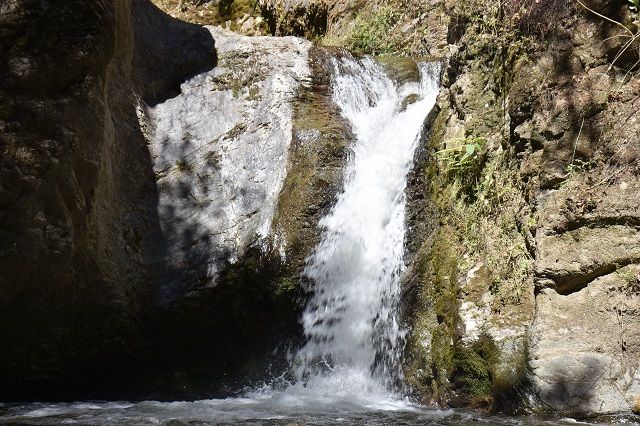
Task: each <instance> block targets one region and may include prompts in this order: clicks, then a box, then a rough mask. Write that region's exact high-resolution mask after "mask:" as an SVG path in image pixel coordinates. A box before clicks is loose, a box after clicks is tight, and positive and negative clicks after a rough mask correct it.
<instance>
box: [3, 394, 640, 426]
mask: <svg viewBox="0 0 640 426" xmlns="http://www.w3.org/2000/svg"><path fill="white" fill-rule="evenodd" d="M639 422H640V419H638V418H633V417H610V418H601V419H596V420H592V421H590V422H583V421H578V420H575V419H571V418H541V417H507V416H487V415H483V414H479V413H473V412H469V411H454V410H437V409H427V408H424V407H420V406H417V405H413V404H410V403H407V402H404V401H393V400H388V401H385V400H380V401H358V402H356V401H350V400H349V399H348V398H335V397H332V396H329V395H326V396H325V398H324V399H321V398H316V399H315V400H313V401H312V400H310V399H308V398H306V397H305V396H300V395H295V396H294V395H292V394H291V393H283V392H281V393H271V394H267V393H265V394H260V395H252V396H248V397H245V398H230V399H220V400H206V401H195V402H155V401H145V402H138V403H127V402H79V403H64V404H43V403H33V404H26V405H12V404H0V423H2V424H24V425H54V424H73V425H232V424H241V425H457V424H465V425H532V426H533V425H536V426H537V425H574V424H630V425H640V423H639Z"/></svg>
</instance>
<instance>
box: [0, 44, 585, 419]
mask: <svg viewBox="0 0 640 426" xmlns="http://www.w3.org/2000/svg"><path fill="white" fill-rule="evenodd" d="M332 65H333V67H334V81H333V93H334V95H333V97H334V101H335V102H336V104H337V105H338V106H339V108H340V110H341V113H342V115H343V116H344V118H345V119H347V120H348V121H349V122H350V123H351V125H352V128H353V130H354V133H355V135H356V136H357V141H356V143H355V145H354V146H353V147H352V155H351V156H350V159H349V161H348V164H347V166H346V168H345V171H344V173H345V179H344V182H345V183H344V191H343V193H342V194H341V195H340V196H339V197H338V200H337V202H336V204H335V206H334V207H333V208H332V209H331V211H330V212H329V213H328V214H327V215H326V217H324V218H323V219H322V220H321V222H320V225H321V228H322V232H323V234H322V239H321V242H320V243H319V245H318V246H317V247H316V249H315V250H314V252H313V254H312V255H311V256H310V258H309V259H307V267H306V270H305V275H306V276H307V277H308V278H309V279H310V282H312V283H313V287H312V290H313V296H312V297H311V299H310V301H309V302H308V306H307V308H306V310H305V312H304V315H303V317H302V325H303V326H304V331H305V337H306V344H304V345H303V346H302V347H301V348H300V349H299V350H298V351H297V353H295V354H293V355H292V357H291V370H292V371H291V373H292V374H291V376H293V377H295V380H293V381H287V382H283V381H280V382H274V383H271V384H268V385H265V386H264V387H263V388H260V389H254V390H252V391H249V392H247V393H246V394H245V395H244V396H243V397H240V398H229V399H221V400H205V401H195V402H170V403H167V402H155V401H146V402H139V403H124V402H100V403H86V402H84V403H67V404H41V403H34V404H27V405H9V404H4V405H3V404H0V423H19V424H60V423H66V424H171V425H183V424H238V423H241V424H248V425H254V424H255V425H258V424H274V425H275V424H282V425H284V424H305V425H307V424H308V425H311V424H316V425H329V424H344V425H352V424H367V425H387V424H407V425H409V424H410V425H414V424H415V425H418V424H442V425H455V424H460V423H465V424H505V425H506V424H510V425H513V424H523V425H542V424H575V423H576V421H575V420H573V419H559V418H556V419H549V420H545V419H540V418H517V419H516V418H510V417H497V416H492V417H488V416H484V415H480V414H477V413H473V412H465V411H453V410H436V409H427V408H424V407H422V406H419V405H417V404H415V403H412V402H410V401H409V400H408V398H406V397H405V396H404V395H403V393H402V390H401V388H399V387H398V386H397V383H401V381H402V377H401V371H400V370H399V368H398V366H399V365H400V359H399V357H400V353H401V349H402V345H403V339H404V331H403V330H402V327H401V326H400V323H399V319H398V309H397V307H398V297H399V277H400V274H401V273H402V271H403V267H404V265H403V248H404V240H405V226H404V215H405V205H406V200H405V186H406V176H407V173H408V172H409V169H410V168H411V166H412V159H413V154H414V151H415V148H416V145H417V143H418V140H419V137H420V132H421V129H422V125H423V122H424V119H425V117H426V115H427V114H428V112H429V111H430V110H431V108H432V107H433V105H434V103H435V100H436V96H437V93H438V87H437V81H438V65H437V64H434V63H422V64H420V66H419V68H420V75H421V81H420V82H408V83H404V84H402V85H398V84H395V83H394V82H393V81H392V80H391V79H390V78H389V77H388V76H387V74H386V73H385V71H384V69H383V68H382V67H381V66H380V65H379V64H378V63H377V62H376V61H374V60H373V59H371V58H368V57H365V58H362V59H354V58H351V57H344V58H342V59H334V60H333V62H332Z"/></svg>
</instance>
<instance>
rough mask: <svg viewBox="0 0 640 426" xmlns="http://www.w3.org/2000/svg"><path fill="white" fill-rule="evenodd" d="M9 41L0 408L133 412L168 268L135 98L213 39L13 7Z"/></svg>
mask: <svg viewBox="0 0 640 426" xmlns="http://www.w3.org/2000/svg"><path fill="white" fill-rule="evenodd" d="M132 17H135V19H133V18H132ZM140 25H144V26H146V27H145V28H141V27H140ZM165 25H167V27H165ZM0 35H1V36H0V44H1V53H2V58H3V61H2V62H0V132H2V135H1V136H0V329H2V333H0V347H2V351H1V352H0V384H1V385H2V386H0V400H3V401H8V400H33V399H41V400H44V399H48V400H51V399H53V400H66V399H76V398H83V399H85V398H100V399H105V398H132V399H135V398H136V395H139V394H140V393H139V390H140V389H142V388H143V387H144V386H146V385H148V382H146V383H143V380H142V379H140V378H139V377H140V376H141V374H140V371H141V370H144V368H143V366H145V365H151V364H153V360H154V356H155V354H154V353H153V350H154V349H155V345H154V341H153V336H152V335H151V333H150V331H149V330H150V328H149V324H150V323H149V319H150V318H153V314H152V308H153V307H152V305H151V303H149V301H150V300H151V296H152V294H153V291H154V287H155V285H156V283H155V278H157V276H158V272H157V271H159V270H161V269H162V268H163V265H162V261H158V259H164V258H166V246H165V243H164V241H163V240H162V231H161V229H160V221H159V218H158V211H157V207H158V192H157V188H156V182H155V175H154V173H153V162H152V159H151V156H150V153H149V151H148V147H147V144H146V139H145V136H144V135H143V131H142V129H141V128H140V123H139V120H138V114H137V109H138V107H139V97H138V95H137V94H141V95H142V97H143V98H145V99H147V100H148V101H150V102H154V101H156V102H157V101H161V100H162V99H166V98H167V97H168V96H171V95H172V94H176V93H177V92H176V90H179V89H177V88H178V85H179V84H180V82H181V81H183V80H184V79H186V78H188V77H189V76H191V75H194V74H196V73H198V72H201V71H203V70H207V69H210V68H211V67H212V66H214V65H215V50H214V42H213V39H212V38H211V36H210V35H209V33H208V31H206V30H205V29H202V28H199V27H195V26H193V25H191V24H186V23H183V24H181V23H180V22H179V21H175V20H172V19H171V18H168V17H163V16H162V15H161V13H160V12H159V11H158V10H157V9H156V8H155V7H154V6H152V5H151V3H150V2H148V1H146V0H133V1H121V2H105V1H99V0H94V1H86V0H74V1H67V2H48V3H42V2H39V1H35V0H9V1H8V2H5V3H3V5H2V14H0ZM160 41H164V42H165V44H163V45H162V46H159V45H160ZM190 43H192V45H191V46H190ZM153 46H159V47H157V48H154V47H153ZM132 58H133V62H134V63H133V70H132Z"/></svg>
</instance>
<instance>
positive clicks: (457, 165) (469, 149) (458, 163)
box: [436, 137, 487, 191]
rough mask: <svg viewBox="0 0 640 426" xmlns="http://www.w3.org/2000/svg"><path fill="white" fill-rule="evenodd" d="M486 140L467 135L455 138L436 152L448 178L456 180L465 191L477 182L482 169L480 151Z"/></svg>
mask: <svg viewBox="0 0 640 426" xmlns="http://www.w3.org/2000/svg"><path fill="white" fill-rule="evenodd" d="M486 144H487V140H486V139H485V138H483V137H467V138H461V139H455V140H453V141H451V142H450V143H449V144H448V145H453V147H452V148H445V149H442V150H440V151H438V152H436V155H437V157H438V158H439V159H440V161H441V162H442V164H443V166H444V171H445V173H446V174H447V176H449V177H450V178H452V179H454V180H457V181H458V182H459V183H460V185H461V187H462V189H463V190H464V191H467V190H469V189H470V187H471V186H473V185H475V184H476V183H477V180H478V177H479V175H480V172H481V169H482V151H483V150H484V147H485V145H486Z"/></svg>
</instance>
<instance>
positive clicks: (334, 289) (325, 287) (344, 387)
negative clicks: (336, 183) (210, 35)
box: [294, 57, 438, 399]
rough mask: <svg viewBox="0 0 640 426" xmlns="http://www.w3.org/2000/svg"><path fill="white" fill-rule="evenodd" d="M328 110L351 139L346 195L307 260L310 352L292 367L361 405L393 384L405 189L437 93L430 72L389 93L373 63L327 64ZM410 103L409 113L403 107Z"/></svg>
mask: <svg viewBox="0 0 640 426" xmlns="http://www.w3.org/2000/svg"><path fill="white" fill-rule="evenodd" d="M333 67H334V81H333V91H334V96H333V97H334V101H335V102H336V103H337V104H338V106H339V107H340V110H341V112H342V115H343V116H344V117H345V118H346V119H347V120H349V122H350V123H351V125H352V128H353V130H354V132H355V134H356V136H357V142H356V143H355V146H353V155H352V156H351V158H350V161H349V163H348V165H347V167H346V170H345V186H344V192H343V193H342V194H341V195H340V196H339V198H338V200H337V203H336V205H335V206H334V207H333V209H332V210H331V211H330V213H329V214H328V215H327V216H326V217H324V218H323V219H322V220H321V222H320V226H321V227H322V229H323V236H322V240H321V242H320V244H319V245H318V246H317V247H316V249H315V251H314V253H313V254H312V255H311V257H310V258H309V259H308V260H307V267H306V270H305V275H306V276H307V277H308V278H310V279H311V281H312V282H313V292H314V293H313V296H312V297H311V300H310V301H309V303H308V305H307V308H306V310H305V312H304V315H303V318H302V323H303V326H304V330H305V336H306V338H307V343H306V344H305V346H304V347H302V348H301V349H300V350H299V351H298V353H297V355H296V357H295V358H294V369H295V373H296V376H297V378H298V380H301V381H303V382H306V384H307V387H308V388H314V387H319V388H322V389H324V391H325V392H338V393H339V392H345V393H348V394H350V395H352V396H356V395H361V396H362V397H363V398H366V399H368V398H369V397H371V396H372V394H374V393H375V394H385V393H388V392H389V388H390V385H391V384H392V382H393V381H394V379H398V378H399V376H400V371H399V369H398V366H399V356H400V349H401V346H402V344H403V338H404V332H403V330H402V329H401V327H400V325H399V321H398V312H397V311H398V309H397V307H398V299H399V283H398V281H399V276H400V274H401V272H402V270H403V268H404V264H403V248H404V238H405V228H404V214H405V204H406V200H405V195H404V191H405V187H406V176H407V173H408V172H409V169H410V167H411V164H412V160H413V154H414V151H415V148H416V146H417V141H418V139H419V136H420V131H421V128H422V125H423V122H424V119H425V116H426V115H427V113H428V112H429V111H430V110H431V108H432V107H433V105H434V103H435V99H436V96H437V93H438V87H437V68H438V66H437V65H436V64H431V63H422V64H420V71H421V82H414V83H405V84H403V85H401V86H396V85H395V84H394V83H393V82H392V81H391V80H390V79H389V77H388V76H387V75H386V73H385V72H384V70H383V68H382V67H381V66H380V65H379V64H378V63H377V62H375V61H374V60H373V59H371V58H368V57H365V58H363V59H359V60H358V59H354V58H351V57H345V58H341V59H333ZM411 95H414V96H413V97H414V98H415V95H417V100H416V101H415V102H414V103H410V104H409V105H406V103H407V99H410V98H409V97H410V96H411Z"/></svg>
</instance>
